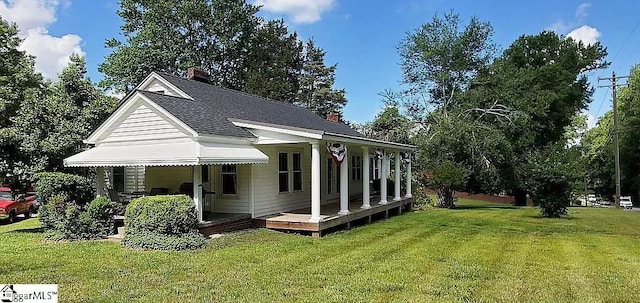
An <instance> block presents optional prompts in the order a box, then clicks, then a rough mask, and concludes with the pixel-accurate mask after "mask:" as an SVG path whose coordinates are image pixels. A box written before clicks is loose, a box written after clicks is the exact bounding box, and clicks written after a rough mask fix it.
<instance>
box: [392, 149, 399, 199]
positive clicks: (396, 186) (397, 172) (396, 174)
mask: <svg viewBox="0 0 640 303" xmlns="http://www.w3.org/2000/svg"><path fill="white" fill-rule="evenodd" d="M394 179H395V180H394V181H395V182H393V185H394V187H395V188H394V195H393V201H400V199H401V198H400V151H399V150H397V151H396V167H395V177H394Z"/></svg>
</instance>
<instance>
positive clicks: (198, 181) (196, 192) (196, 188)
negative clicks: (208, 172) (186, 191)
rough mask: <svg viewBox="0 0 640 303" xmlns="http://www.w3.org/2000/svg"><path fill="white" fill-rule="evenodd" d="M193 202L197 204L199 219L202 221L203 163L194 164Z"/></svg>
mask: <svg viewBox="0 0 640 303" xmlns="http://www.w3.org/2000/svg"><path fill="white" fill-rule="evenodd" d="M193 202H194V203H195V204H196V213H197V214H198V221H199V222H202V165H195V166H193Z"/></svg>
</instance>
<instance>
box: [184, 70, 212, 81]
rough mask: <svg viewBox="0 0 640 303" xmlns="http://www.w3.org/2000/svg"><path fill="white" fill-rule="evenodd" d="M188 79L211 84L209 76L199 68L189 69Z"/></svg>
mask: <svg viewBox="0 0 640 303" xmlns="http://www.w3.org/2000/svg"><path fill="white" fill-rule="evenodd" d="M187 79H189V80H195V81H200V82H204V83H209V74H207V72H205V71H203V70H201V69H199V68H197V67H189V68H188V69H187Z"/></svg>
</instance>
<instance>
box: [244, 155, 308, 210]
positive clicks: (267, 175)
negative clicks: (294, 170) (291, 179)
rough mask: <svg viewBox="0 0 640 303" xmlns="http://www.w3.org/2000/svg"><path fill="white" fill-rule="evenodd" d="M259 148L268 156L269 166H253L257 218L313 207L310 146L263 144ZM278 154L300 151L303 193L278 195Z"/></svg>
mask: <svg viewBox="0 0 640 303" xmlns="http://www.w3.org/2000/svg"><path fill="white" fill-rule="evenodd" d="M257 148H258V149H260V150H261V151H262V152H263V153H265V154H266V155H267V156H269V163H268V164H254V167H253V192H254V196H253V198H254V202H253V203H254V217H260V216H265V215H269V214H275V213H280V212H284V211H290V210H294V209H299V208H305V207H310V206H311V146H310V145H309V144H285V145H260V146H257ZM279 152H300V153H301V154H302V191H296V192H289V193H279V192H278V188H279V187H278V153H279ZM289 158H291V157H289Z"/></svg>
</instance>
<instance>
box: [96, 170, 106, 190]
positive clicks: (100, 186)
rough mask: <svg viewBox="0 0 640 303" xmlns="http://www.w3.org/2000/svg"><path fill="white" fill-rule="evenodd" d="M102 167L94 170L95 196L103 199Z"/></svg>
mask: <svg viewBox="0 0 640 303" xmlns="http://www.w3.org/2000/svg"><path fill="white" fill-rule="evenodd" d="M104 187H105V186H104V167H97V168H96V194H97V195H98V197H104V196H105V193H104Z"/></svg>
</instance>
